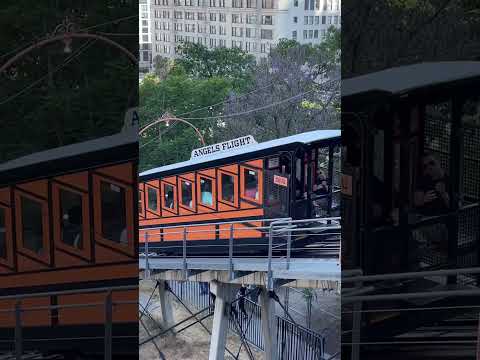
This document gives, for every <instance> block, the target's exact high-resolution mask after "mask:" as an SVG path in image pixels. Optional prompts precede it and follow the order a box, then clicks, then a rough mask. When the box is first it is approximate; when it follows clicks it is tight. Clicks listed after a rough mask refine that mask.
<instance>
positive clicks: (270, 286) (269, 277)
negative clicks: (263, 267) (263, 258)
mask: <svg viewBox="0 0 480 360" xmlns="http://www.w3.org/2000/svg"><path fill="white" fill-rule="evenodd" d="M272 248H273V222H272V223H270V229H269V231H268V272H267V290H269V291H271V290H273V276H272V252H273V250H272Z"/></svg>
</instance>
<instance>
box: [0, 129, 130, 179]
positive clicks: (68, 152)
mask: <svg viewBox="0 0 480 360" xmlns="http://www.w3.org/2000/svg"><path fill="white" fill-rule="evenodd" d="M136 141H138V135H137V132H136V131H126V132H121V133H118V134H115V135H111V136H105V137H101V138H98V139H94V140H88V141H84V142H81V143H76V144H71V145H66V146H61V147H57V148H53V149H49V150H45V151H39V152H36V153H33V154H30V155H25V156H22V157H19V158H16V159H13V160H10V161H7V162H4V163H2V164H0V171H6V170H13V169H18V168H22V167H24V166H29V165H34V164H39V163H44V162H47V161H54V160H61V159H66V158H70V157H72V156H76V155H82V154H87V153H90V152H95V151H99V150H105V149H110V148H113V147H116V146H121V145H126V144H130V143H134V142H136Z"/></svg>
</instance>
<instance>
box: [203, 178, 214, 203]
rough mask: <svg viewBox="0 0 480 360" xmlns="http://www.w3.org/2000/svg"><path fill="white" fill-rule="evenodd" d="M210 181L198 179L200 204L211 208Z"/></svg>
mask: <svg viewBox="0 0 480 360" xmlns="http://www.w3.org/2000/svg"><path fill="white" fill-rule="evenodd" d="M212 188H213V186H212V180H211V179H206V178H200V202H201V203H202V204H204V205H207V206H213V195H212Z"/></svg>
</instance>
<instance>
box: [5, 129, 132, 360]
mask: <svg viewBox="0 0 480 360" xmlns="http://www.w3.org/2000/svg"><path fill="white" fill-rule="evenodd" d="M137 162H138V142H137V140H136V134H127V133H121V134H116V135H112V136H108V137H104V138H100V139H96V140H90V141H87V142H83V143H79V144H74V145H68V146H64V147H60V148H56V149H52V150H47V151H43V152H39V153H35V154H32V155H28V156H25V157H22V158H18V159H15V160H12V161H9V162H6V163H4V164H2V165H0V339H1V341H0V353H1V352H4V351H13V349H14V348H15V331H14V329H15V313H14V312H12V311H11V310H13V309H14V307H15V304H16V302H17V300H16V299H13V298H12V295H21V296H22V298H21V300H20V306H21V307H22V308H23V309H25V310H24V311H22V312H21V326H22V337H23V340H22V342H23V350H24V351H27V350H29V349H32V350H35V351H42V352H43V351H53V350H54V351H55V353H57V352H60V351H69V352H70V351H73V352H77V350H78V351H80V349H88V350H89V351H90V350H92V351H98V353H101V352H103V347H104V339H103V337H104V326H105V325H104V319H105V307H104V306H102V305H100V306H94V307H76V306H74V304H75V305H76V304H91V303H98V304H102V303H104V302H105V298H106V296H107V291H104V292H103V291H102V292H92V291H91V290H92V289H97V291H98V290H99V289H100V288H111V289H113V291H112V292H111V296H112V302H113V303H114V306H113V312H112V336H113V338H112V344H113V345H112V348H113V354H114V356H116V355H118V356H116V357H115V358H120V357H121V356H120V355H122V354H127V353H128V352H129V351H130V352H131V351H133V352H134V354H135V355H137V351H138V315H137V310H138V309H137V305H135V304H133V303H132V302H134V301H136V300H137V299H138V291H137V289H136V288H134V286H135V285H137V284H138V265H137V261H138V228H137V226H138V225H137V220H138V218H137V214H136V211H134V210H133V209H135V204H136V201H137V199H136V196H137V193H136V191H135V190H134V189H136V187H137ZM120 287H121V288H120ZM115 288H118V291H115ZM122 289H123V290H122ZM70 290H72V291H75V293H74V294H69V293H68V292H69V291H70ZM83 291H85V292H83ZM61 292H63V293H64V294H62V293H61ZM43 293H45V294H47V295H45V296H43V295H42V294H43ZM29 295H31V296H32V297H30V298H29V297H28V296H29ZM39 295H41V296H39ZM122 302H123V303H122ZM62 305H67V306H65V307H62ZM68 305H71V306H68ZM28 308H41V309H37V310H35V311H28V310H27V309H28ZM38 339H44V341H39V340H38ZM82 353H83V351H82ZM98 353H97V354H98Z"/></svg>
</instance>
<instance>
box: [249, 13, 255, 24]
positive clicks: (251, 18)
mask: <svg viewBox="0 0 480 360" xmlns="http://www.w3.org/2000/svg"><path fill="white" fill-rule="evenodd" d="M256 23H257V16H256V15H247V24H256Z"/></svg>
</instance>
